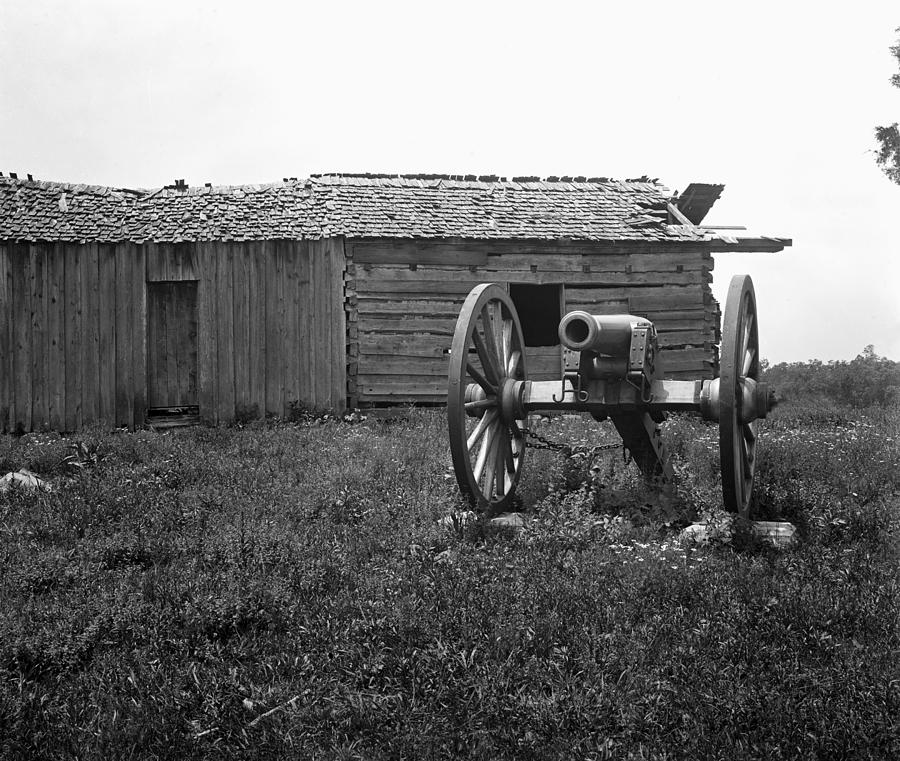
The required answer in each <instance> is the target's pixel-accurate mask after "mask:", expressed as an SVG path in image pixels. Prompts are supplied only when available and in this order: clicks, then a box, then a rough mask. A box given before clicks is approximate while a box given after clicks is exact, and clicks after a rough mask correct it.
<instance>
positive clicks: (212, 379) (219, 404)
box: [0, 240, 346, 432]
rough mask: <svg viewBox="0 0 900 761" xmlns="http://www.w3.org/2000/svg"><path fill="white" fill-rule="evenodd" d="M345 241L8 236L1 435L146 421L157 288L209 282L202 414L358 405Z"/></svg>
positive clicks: (203, 287) (202, 333)
mask: <svg viewBox="0 0 900 761" xmlns="http://www.w3.org/2000/svg"><path fill="white" fill-rule="evenodd" d="M343 272H344V257H343V247H342V243H341V241H340V240H327V241H312V242H297V241H271V242H252V243H203V244H178V245H154V244H149V245H136V244H130V243H122V244H116V245H105V244H104V245H98V244H76V243H71V244H70V243H53V244H44V243H15V242H0V430H2V431H4V432H5V431H31V430H39V429H41V428H51V429H54V430H60V431H73V430H77V429H79V428H81V427H82V426H83V425H86V424H89V423H95V422H96V423H101V424H105V425H109V426H127V427H129V428H133V427H136V426H141V425H143V424H144V422H145V415H146V407H147V404H146V393H147V372H148V368H147V346H146V340H147V322H146V319H147V311H146V309H147V295H146V294H147V289H146V283H147V282H166V281H178V280H196V281H197V282H198V306H197V309H198V332H199V334H198V368H197V370H198V386H199V400H198V401H199V407H200V414H201V417H202V418H204V419H205V420H207V421H210V422H229V421H231V420H233V419H234V418H235V415H236V414H237V413H241V414H252V413H253V412H254V411H255V412H257V413H258V414H260V415H262V414H263V413H268V414H274V415H284V414H286V413H288V412H289V411H290V407H291V406H292V404H293V403H295V402H296V403H299V404H301V405H304V406H307V407H313V408H334V409H337V410H342V409H344V406H345V402H346V360H345V346H344V343H345V336H346V331H345V322H344V309H343Z"/></svg>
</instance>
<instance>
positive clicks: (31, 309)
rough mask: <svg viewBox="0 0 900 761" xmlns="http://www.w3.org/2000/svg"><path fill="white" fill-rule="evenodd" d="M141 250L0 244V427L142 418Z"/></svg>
mask: <svg viewBox="0 0 900 761" xmlns="http://www.w3.org/2000/svg"><path fill="white" fill-rule="evenodd" d="M145 266H146V265H145V252H144V250H143V249H142V248H141V247H140V246H136V245H133V244H119V245H115V246H113V245H107V244H77V243H53V244H47V243H0V275H3V274H5V278H0V280H2V281H3V283H4V284H5V289H4V290H5V293H4V294H0V295H2V296H3V298H2V299H0V358H2V360H3V365H4V368H3V370H2V371H0V429H2V430H4V431H32V430H40V429H41V428H51V429H54V430H59V431H74V430H77V429H78V428H81V427H82V426H83V425H85V424H88V423H95V422H102V423H105V424H106V425H109V426H128V427H129V428H131V427H134V426H135V425H141V424H143V422H144V406H145V383H144V374H145V367H144V359H145V351H146V347H145V334H146V328H145V325H144V314H145V298H146V292H145V288H144V271H145Z"/></svg>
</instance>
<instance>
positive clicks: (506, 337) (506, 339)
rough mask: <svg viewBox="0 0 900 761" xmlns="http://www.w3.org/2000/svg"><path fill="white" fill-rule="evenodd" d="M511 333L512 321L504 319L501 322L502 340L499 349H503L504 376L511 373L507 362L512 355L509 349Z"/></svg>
mask: <svg viewBox="0 0 900 761" xmlns="http://www.w3.org/2000/svg"><path fill="white" fill-rule="evenodd" d="M512 332H513V321H512V320H510V319H506V320H504V321H503V339H502V341H501V347H502V349H503V353H502V357H503V367H505V368H506V374H507V375H512V372H511V371H510V369H509V360H510V356H511V354H512V350H511V349H510V342H511V341H512Z"/></svg>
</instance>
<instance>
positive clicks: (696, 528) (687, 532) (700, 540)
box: [681, 523, 709, 544]
mask: <svg viewBox="0 0 900 761" xmlns="http://www.w3.org/2000/svg"><path fill="white" fill-rule="evenodd" d="M681 538H682V539H686V540H688V541H691V542H697V544H706V542H707V541H709V532H708V527H707V525H706V524H705V523H692V524H691V525H690V526H688V527H687V528H686V529H684V530H683V531H682V532H681Z"/></svg>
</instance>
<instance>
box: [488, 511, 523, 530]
mask: <svg viewBox="0 0 900 761" xmlns="http://www.w3.org/2000/svg"><path fill="white" fill-rule="evenodd" d="M491 525H492V526H503V527H506V528H511V529H515V531H516V533H518V532H519V531H524V530H525V518H524V517H523V516H522V514H521V513H500V515H497V516H495V517H493V518H491Z"/></svg>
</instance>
